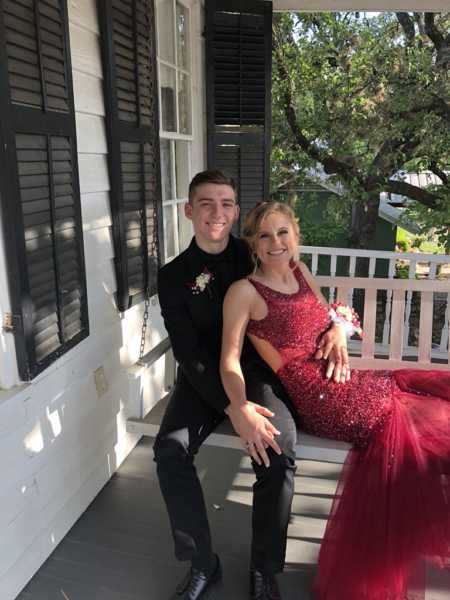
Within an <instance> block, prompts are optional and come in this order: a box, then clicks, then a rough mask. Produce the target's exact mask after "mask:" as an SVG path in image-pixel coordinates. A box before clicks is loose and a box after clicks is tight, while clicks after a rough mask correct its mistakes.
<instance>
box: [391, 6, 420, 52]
mask: <svg viewBox="0 0 450 600" xmlns="http://www.w3.org/2000/svg"><path fill="white" fill-rule="evenodd" d="M395 15H396V17H397V20H398V22H399V23H400V25H401V28H402V29H403V33H404V34H405V37H406V41H407V43H408V46H412V45H413V43H414V39H415V37H416V29H415V27H414V21H413V20H412V19H411V17H410V16H409V15H408V13H406V12H398V13H395Z"/></svg>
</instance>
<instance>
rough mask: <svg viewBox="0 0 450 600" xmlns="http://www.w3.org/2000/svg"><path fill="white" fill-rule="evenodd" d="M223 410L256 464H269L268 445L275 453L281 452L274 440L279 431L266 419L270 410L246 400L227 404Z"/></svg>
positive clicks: (271, 414) (271, 413)
mask: <svg viewBox="0 0 450 600" xmlns="http://www.w3.org/2000/svg"><path fill="white" fill-rule="evenodd" d="M225 412H226V413H227V415H228V416H229V418H230V421H231V423H232V425H233V427H234V429H235V431H236V433H237V434H238V435H239V437H240V438H241V440H242V443H243V446H244V448H245V449H246V450H247V452H248V453H249V455H250V456H251V457H252V458H253V460H254V461H255V462H256V463H258V465H261V464H262V463H264V465H265V466H266V467H268V466H269V465H270V460H269V457H268V455H267V452H266V449H267V448H268V447H269V446H270V447H271V448H273V450H274V451H275V452H276V453H277V454H281V449H280V447H279V446H278V444H277V442H276V441H275V436H276V435H279V434H280V432H279V431H278V429H276V428H275V427H274V425H273V424H272V423H271V422H270V421H269V419H268V417H273V416H274V413H273V412H272V411H270V410H269V409H267V408H265V407H264V406H261V405H260V404H256V403H255V402H249V401H247V402H244V403H239V404H229V405H228V406H227V408H226V409H225Z"/></svg>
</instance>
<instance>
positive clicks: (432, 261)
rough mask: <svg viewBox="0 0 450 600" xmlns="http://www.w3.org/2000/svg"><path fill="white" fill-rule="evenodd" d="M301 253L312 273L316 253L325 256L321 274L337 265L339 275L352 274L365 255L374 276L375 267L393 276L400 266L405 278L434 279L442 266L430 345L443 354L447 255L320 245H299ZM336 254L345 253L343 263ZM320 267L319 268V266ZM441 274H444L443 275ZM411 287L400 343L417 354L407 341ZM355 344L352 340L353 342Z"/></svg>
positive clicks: (388, 306) (386, 325)
mask: <svg viewBox="0 0 450 600" xmlns="http://www.w3.org/2000/svg"><path fill="white" fill-rule="evenodd" d="M300 253H301V255H303V256H306V257H308V256H309V257H310V258H311V271H312V273H313V275H315V276H316V275H317V274H318V270H319V257H321V256H324V257H327V258H328V260H326V263H327V267H328V268H326V270H327V271H328V272H327V273H322V272H320V275H325V274H326V275H330V276H331V277H334V276H335V275H336V272H337V268H338V267H339V271H340V273H339V274H340V275H341V274H342V269H345V271H346V272H344V273H343V275H345V276H348V277H354V276H355V272H356V266H357V260H358V259H365V260H366V262H367V261H368V277H369V278H373V277H374V276H375V274H376V272H377V269H380V268H383V269H384V271H385V272H386V277H387V278H388V279H394V277H395V275H396V272H397V269H398V268H402V269H404V271H405V274H406V275H407V278H408V280H413V281H414V280H416V278H420V279H421V280H423V279H426V280H427V279H428V280H435V279H436V277H437V276H438V275H439V269H440V268H441V269H442V267H444V269H445V270H446V271H447V272H446V273H445V275H446V277H447V278H448V279H447V288H445V286H444V289H443V290H442V291H441V292H438V293H439V298H438V299H437V301H438V302H440V303H441V312H442V319H441V323H440V327H441V331H440V335H439V336H438V337H439V341H437V342H436V343H435V344H434V345H433V348H432V355H433V356H436V357H439V356H444V357H445V355H446V352H447V348H448V341H449V325H448V323H449V313H450V256H448V255H437V254H424V253H413V252H409V253H400V252H385V251H377V250H353V249H347V248H327V247H322V246H300ZM339 257H346V258H347V260H346V262H345V263H343V261H342V260H341V261H339V263H338V259H339ZM321 270H322V269H321ZM445 275H444V277H445ZM384 289H386V302H385V305H384V315H383V331H382V339H381V341H380V346H382V347H384V348H387V347H388V345H389V339H390V323H391V319H390V315H391V310H392V289H390V288H389V287H386V288H384ZM413 291H414V290H413V288H407V289H406V302H405V310H404V314H403V319H404V327H403V346H404V349H405V351H406V353H407V354H410V355H412V356H414V355H416V354H417V348H415V347H414V346H413V345H410V344H409V337H410V330H411V307H412V301H413ZM353 293H354V288H350V289H349V291H348V297H347V298H346V299H345V302H346V303H347V304H350V306H353ZM333 294H334V288H333V287H330V290H329V296H330V299H331V298H332V297H333ZM352 344H353V345H355V343H354V342H352Z"/></svg>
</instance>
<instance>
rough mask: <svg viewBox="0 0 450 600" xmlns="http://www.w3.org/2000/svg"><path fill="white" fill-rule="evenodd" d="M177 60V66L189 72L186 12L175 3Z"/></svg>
mask: <svg viewBox="0 0 450 600" xmlns="http://www.w3.org/2000/svg"><path fill="white" fill-rule="evenodd" d="M177 60H178V66H179V67H181V68H182V69H186V70H189V29H188V11H187V9H186V8H185V7H184V6H183V5H182V4H179V3H178V2H177Z"/></svg>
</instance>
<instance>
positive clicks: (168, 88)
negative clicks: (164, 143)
mask: <svg viewBox="0 0 450 600" xmlns="http://www.w3.org/2000/svg"><path fill="white" fill-rule="evenodd" d="M160 77H161V127H162V129H163V131H176V130H177V126H176V118H175V110H176V109H175V69H171V68H170V67H166V66H164V65H161V66H160Z"/></svg>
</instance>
